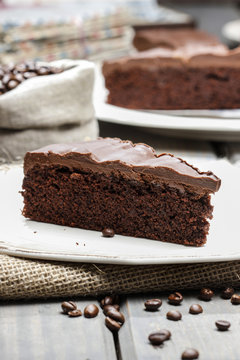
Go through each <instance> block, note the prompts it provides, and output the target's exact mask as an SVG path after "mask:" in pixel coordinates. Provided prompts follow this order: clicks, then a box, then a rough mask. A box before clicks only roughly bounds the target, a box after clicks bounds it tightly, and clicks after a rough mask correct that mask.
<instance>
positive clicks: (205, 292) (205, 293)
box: [199, 288, 214, 301]
mask: <svg viewBox="0 0 240 360" xmlns="http://www.w3.org/2000/svg"><path fill="white" fill-rule="evenodd" d="M213 295H214V293H213V291H212V290H211V289H208V288H203V289H202V290H201V291H200V295H199V297H200V299H201V300H204V301H210V300H211V299H212V297H213Z"/></svg>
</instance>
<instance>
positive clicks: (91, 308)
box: [84, 304, 99, 318]
mask: <svg viewBox="0 0 240 360" xmlns="http://www.w3.org/2000/svg"><path fill="white" fill-rule="evenodd" d="M98 312H99V309H98V307H97V306H96V305H95V304H90V305H87V306H86V307H85V309H84V316H85V317H86V318H94V317H96V316H97V314H98Z"/></svg>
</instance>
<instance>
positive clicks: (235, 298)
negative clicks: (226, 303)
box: [231, 294, 240, 305]
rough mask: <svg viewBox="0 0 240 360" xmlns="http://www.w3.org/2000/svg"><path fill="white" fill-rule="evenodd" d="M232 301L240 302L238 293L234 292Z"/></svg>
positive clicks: (234, 303)
mask: <svg viewBox="0 0 240 360" xmlns="http://www.w3.org/2000/svg"><path fill="white" fill-rule="evenodd" d="M231 303H232V304H233V305H239V304H240V296H239V295H237V294H233V296H232V297H231Z"/></svg>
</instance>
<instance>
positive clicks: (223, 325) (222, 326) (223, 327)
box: [215, 320, 231, 331]
mask: <svg viewBox="0 0 240 360" xmlns="http://www.w3.org/2000/svg"><path fill="white" fill-rule="evenodd" d="M215 324H216V327H217V328H218V330H220V331H227V330H228V329H229V328H230V326H231V324H230V322H229V321H225V320H218V321H216V322H215Z"/></svg>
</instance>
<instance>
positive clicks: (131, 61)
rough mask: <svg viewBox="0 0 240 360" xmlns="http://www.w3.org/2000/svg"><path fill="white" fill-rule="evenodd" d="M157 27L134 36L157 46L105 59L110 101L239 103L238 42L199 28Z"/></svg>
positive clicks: (138, 42) (150, 105) (144, 105)
mask: <svg viewBox="0 0 240 360" xmlns="http://www.w3.org/2000/svg"><path fill="white" fill-rule="evenodd" d="M158 31H159V33H160V30H151V33H150V35H148V36H147V35H146V32H144V31H143V32H142V33H143V35H144V34H145V35H144V36H143V35H142V37H141V38H140V36H139V37H138V38H135V46H137V47H138V49H148V48H150V47H153V49H150V50H146V51H142V52H138V53H136V54H133V55H131V56H127V57H123V58H119V59H115V60H109V61H106V62H105V63H104V64H103V75H104V77H105V85H106V88H107V89H108V91H109V94H108V103H110V104H112V105H116V106H121V107H126V108H130V109H149V110H178V109H233V108H239V107H240V98H239V93H240V85H239V84H240V47H239V48H237V49H235V50H229V49H228V48H227V47H226V46H225V45H223V44H221V43H219V42H218V41H217V40H216V39H215V37H213V36H211V35H208V34H205V33H203V32H200V31H196V30H187V29H185V30H181V32H180V33H177V32H176V30H171V29H170V30H164V32H163V35H161V36H160V35H159V33H158ZM174 32H176V33H174ZM166 34H168V36H167V35H166Z"/></svg>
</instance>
